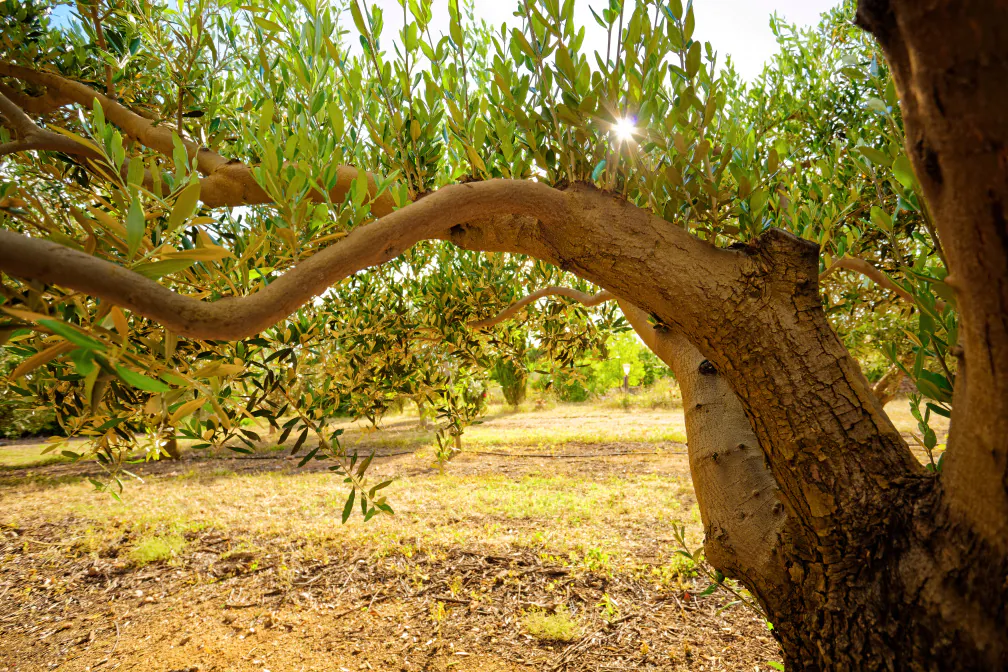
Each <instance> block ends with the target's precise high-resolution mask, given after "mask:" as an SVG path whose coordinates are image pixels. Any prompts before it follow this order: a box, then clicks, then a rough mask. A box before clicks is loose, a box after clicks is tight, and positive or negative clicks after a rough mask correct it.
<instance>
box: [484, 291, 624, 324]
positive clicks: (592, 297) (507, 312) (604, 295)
mask: <svg viewBox="0 0 1008 672" xmlns="http://www.w3.org/2000/svg"><path fill="white" fill-rule="evenodd" d="M546 296H564V297H566V298H568V299H573V300H575V301H577V302H578V303H580V304H581V305H583V306H585V307H586V308H592V307H594V306H597V305H600V304H603V303H605V302H606V301H609V300H611V299H614V298H616V297H614V296H613V295H612V294H610V293H609V292H607V291H606V290H604V289H603V290H602V291H601V292H599V293H598V294H585V293H584V292H579V291H578V290H576V289H571V288H570V287H557V286H550V287H543V288H542V289H539V290H536V291H534V292H532V293H531V294H529V295H528V296H526V297H525V298H523V299H519V300H518V301H515V302H514V303H512V304H511V305H510V306H508V307H507V308H505V309H504V310H502V311H501V312H500V313H498V314H497V315H495V316H493V317H489V318H487V319H485V320H477V321H474V322H470V323H469V327H470V328H472V329H483V328H486V327H492V326H494V325H495V324H499V323H501V322H503V321H504V320H506V319H508V318H510V317H511V316H512V315H514V314H515V313H517V312H518V311H519V310H521V309H522V308H524V307H525V306H527V305H529V304H531V303H535V302H536V301H538V300H539V299H541V298H543V297H546Z"/></svg>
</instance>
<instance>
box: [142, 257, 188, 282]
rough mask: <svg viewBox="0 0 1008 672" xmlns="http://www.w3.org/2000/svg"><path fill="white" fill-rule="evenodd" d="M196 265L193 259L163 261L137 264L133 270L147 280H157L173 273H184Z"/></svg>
mask: <svg viewBox="0 0 1008 672" xmlns="http://www.w3.org/2000/svg"><path fill="white" fill-rule="evenodd" d="M195 263H196V262H195V261H194V260H192V259H164V260H162V261H151V262H148V263H144V264H137V265H136V266H134V267H133V269H132V270H133V271H135V272H137V273H139V274H140V275H142V276H144V277H146V278H150V279H151V280H157V279H158V278H160V277H161V276H162V275H171V274H172V273H178V272H179V271H184V270H185V269H187V268H189V267H190V266H192V265H193V264H195Z"/></svg>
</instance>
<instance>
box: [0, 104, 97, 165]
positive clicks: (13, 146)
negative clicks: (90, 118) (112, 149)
mask: <svg viewBox="0 0 1008 672" xmlns="http://www.w3.org/2000/svg"><path fill="white" fill-rule="evenodd" d="M0 113H3V116H4V117H5V118H6V119H7V121H8V123H9V124H10V125H11V127H12V128H13V129H14V131H15V132H16V133H17V134H18V135H19V136H21V137H20V139H19V140H15V141H12V142H7V143H4V144H3V145H0V156H3V155H5V154H13V153H15V152H26V151H29V150H33V149H34V150H47V151H55V152H64V153H66V154H76V155H81V156H86V157H89V158H99V156H98V154H96V153H95V152H94V150H91V149H89V148H88V147H86V146H84V145H82V144H80V143H79V142H75V141H74V140H73V139H72V138H68V137H66V136H63V135H59V134H58V133H53V132H52V131H48V130H46V129H44V128H39V126H38V125H37V124H36V123H35V122H34V121H32V119H31V117H29V116H28V115H27V114H25V113H24V110H22V109H21V108H20V107H18V106H17V105H15V104H14V101H12V100H11V99H10V98H8V97H7V96H5V95H4V94H2V93H0Z"/></svg>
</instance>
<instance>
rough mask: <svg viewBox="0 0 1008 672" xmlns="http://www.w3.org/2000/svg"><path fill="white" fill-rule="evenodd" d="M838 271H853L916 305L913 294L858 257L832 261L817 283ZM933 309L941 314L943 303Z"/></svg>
mask: <svg viewBox="0 0 1008 672" xmlns="http://www.w3.org/2000/svg"><path fill="white" fill-rule="evenodd" d="M839 270H846V271H854V272H855V273H860V274H861V275H863V276H865V277H866V278H868V279H869V280H873V281H875V282H876V283H877V284H878V285H879V286H880V287H882V288H884V289H888V290H889V291H890V292H893V293H894V294H896V295H897V296H899V297H900V298H901V299H903V300H904V301H908V302H909V303H917V299H916V298H915V297H914V295H913V294H911V293H910V292H908V291H907V290H905V289H903V288H902V287H900V286H899V285H897V284H896V283H895V282H893V280H892V278H890V277H889V276H888V275H886V274H885V273H883V272H882V271H880V270H879V269H877V268H875V266H873V265H872V264H871V263H869V262H868V261H865V260H864V259H861V258H859V257H843V258H842V259H833V261H832V263H831V264H830V266H829V268H827V269H826V270H825V271H823V272H822V273H820V274H819V281H820V282H822V281H823V280H825V279H826V278H828V277H829V276H830V275H832V274H833V273H834V272H836V271H839ZM935 309H936V310H937V311H938V312H939V313H941V312H944V311H945V302H944V301H942V300H941V299H937V300H935Z"/></svg>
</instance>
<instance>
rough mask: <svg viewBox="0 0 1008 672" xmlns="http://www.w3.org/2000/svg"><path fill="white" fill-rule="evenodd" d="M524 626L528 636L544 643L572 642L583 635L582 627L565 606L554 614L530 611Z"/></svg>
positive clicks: (523, 620) (526, 615) (525, 617)
mask: <svg viewBox="0 0 1008 672" xmlns="http://www.w3.org/2000/svg"><path fill="white" fill-rule="evenodd" d="M522 626H523V627H524V628H525V631H526V632H527V633H528V634H530V635H532V636H533V637H535V638H536V639H538V640H542V641H544V642H570V641H573V640H575V639H577V638H578V637H579V636H580V635H581V626H580V625H579V624H578V622H577V621H576V620H574V619H573V618H571V615H570V614H569V613H567V607H563V606H561V607H558V608H557V610H556V613H553V614H547V613H546V612H544V611H539V610H534V611H529V612H527V613H526V614H525V616H524V617H522Z"/></svg>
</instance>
